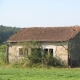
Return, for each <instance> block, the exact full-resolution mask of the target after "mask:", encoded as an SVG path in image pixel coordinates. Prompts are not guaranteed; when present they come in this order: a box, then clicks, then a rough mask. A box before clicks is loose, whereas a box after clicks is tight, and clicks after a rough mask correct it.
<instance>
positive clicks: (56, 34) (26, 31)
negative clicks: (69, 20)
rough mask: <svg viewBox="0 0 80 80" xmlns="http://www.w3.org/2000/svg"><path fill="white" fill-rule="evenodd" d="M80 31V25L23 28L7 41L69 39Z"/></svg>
mask: <svg viewBox="0 0 80 80" xmlns="http://www.w3.org/2000/svg"><path fill="white" fill-rule="evenodd" d="M79 31H80V26H77V27H45V28H44V27H35V28H23V29H22V30H20V31H19V32H17V33H16V34H14V35H13V36H11V37H10V38H9V39H8V41H7V42H22V41H26V40H27V41H67V40H69V39H71V38H73V37H75V36H76V35H77V34H78V33H79Z"/></svg>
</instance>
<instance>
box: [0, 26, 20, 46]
mask: <svg viewBox="0 0 80 80" xmlns="http://www.w3.org/2000/svg"><path fill="white" fill-rule="evenodd" d="M20 29H21V28H17V27H8V26H3V25H0V44H1V43H3V42H5V41H6V40H7V39H8V38H9V37H10V36H12V35H13V34H14V33H16V32H17V31H19V30H20Z"/></svg>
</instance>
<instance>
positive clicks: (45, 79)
mask: <svg viewBox="0 0 80 80" xmlns="http://www.w3.org/2000/svg"><path fill="white" fill-rule="evenodd" d="M0 80H80V69H79V68H78V69H69V68H51V69H42V68H41V69H38V68H37V69H36V68H33V69H30V68H0Z"/></svg>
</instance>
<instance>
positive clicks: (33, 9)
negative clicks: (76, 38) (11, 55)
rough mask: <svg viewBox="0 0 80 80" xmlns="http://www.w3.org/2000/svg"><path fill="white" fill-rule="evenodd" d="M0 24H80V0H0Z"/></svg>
mask: <svg viewBox="0 0 80 80" xmlns="http://www.w3.org/2000/svg"><path fill="white" fill-rule="evenodd" d="M0 25H4V26H12V27H14V26H16V27H38V26H39V27H49V26H50V27H52V26H53V27H55V26H73V25H80V0H0Z"/></svg>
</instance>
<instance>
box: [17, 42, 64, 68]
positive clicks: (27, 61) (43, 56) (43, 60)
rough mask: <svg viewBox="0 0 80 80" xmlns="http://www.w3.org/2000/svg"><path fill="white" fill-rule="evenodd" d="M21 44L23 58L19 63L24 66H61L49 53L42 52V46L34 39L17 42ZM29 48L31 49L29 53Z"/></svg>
mask: <svg viewBox="0 0 80 80" xmlns="http://www.w3.org/2000/svg"><path fill="white" fill-rule="evenodd" d="M18 44H20V45H22V46H23V53H24V59H23V60H22V61H21V62H19V64H21V65H23V66H24V67H49V66H63V65H61V64H59V60H57V59H56V58H55V57H53V55H51V54H50V53H46V52H44V50H43V49H42V46H41V44H40V43H39V42H36V41H32V42H29V41H25V42H23V43H18ZM29 49H31V51H30V53H29V51H28V50H29Z"/></svg>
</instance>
